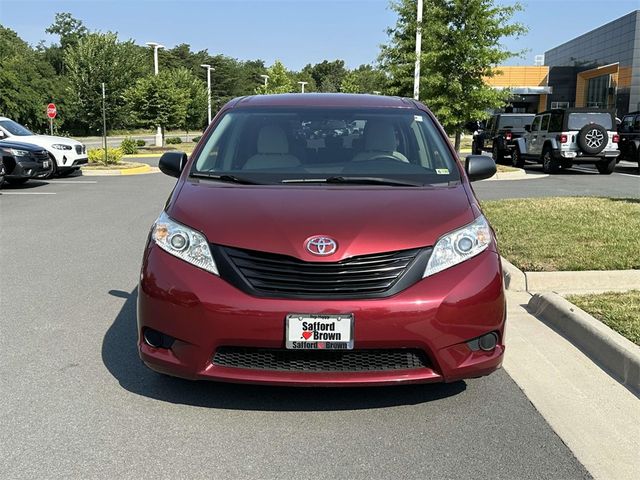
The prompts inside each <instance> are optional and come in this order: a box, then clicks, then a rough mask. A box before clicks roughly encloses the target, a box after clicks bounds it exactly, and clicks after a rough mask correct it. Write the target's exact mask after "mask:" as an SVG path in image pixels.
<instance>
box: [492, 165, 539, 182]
mask: <svg viewBox="0 0 640 480" xmlns="http://www.w3.org/2000/svg"><path fill="white" fill-rule="evenodd" d="M548 176H549V175H546V174H539V175H538V174H536V175H532V174H527V172H526V171H525V170H523V169H521V168H520V169H518V171H517V172H497V173H496V174H495V175H494V176H493V177H489V178H487V179H485V180H482V181H483V182H490V181H494V180H538V179H540V178H545V177H548Z"/></svg>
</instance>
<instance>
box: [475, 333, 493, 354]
mask: <svg viewBox="0 0 640 480" xmlns="http://www.w3.org/2000/svg"><path fill="white" fill-rule="evenodd" d="M497 343H498V335H496V334H495V333H494V332H491V333H488V334H486V335H483V336H481V337H480V338H479V339H478V346H479V347H480V350H483V351H485V352H492V351H493V350H494V349H495V348H496V345H497Z"/></svg>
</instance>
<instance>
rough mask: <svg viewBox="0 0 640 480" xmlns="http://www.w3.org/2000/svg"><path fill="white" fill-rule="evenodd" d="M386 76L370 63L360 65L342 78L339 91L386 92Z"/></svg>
mask: <svg viewBox="0 0 640 480" xmlns="http://www.w3.org/2000/svg"><path fill="white" fill-rule="evenodd" d="M386 88H387V77H386V76H385V74H384V73H383V72H381V71H380V70H377V69H375V68H374V67H372V66H371V65H360V66H359V67H358V68H356V69H355V70H352V71H350V72H349V73H347V75H346V76H345V77H344V79H343V80H342V84H341V85H340V91H341V92H344V93H374V92H380V93H382V94H384V93H386Z"/></svg>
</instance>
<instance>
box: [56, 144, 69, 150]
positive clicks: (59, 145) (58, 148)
mask: <svg viewBox="0 0 640 480" xmlns="http://www.w3.org/2000/svg"><path fill="white" fill-rule="evenodd" d="M51 148H55V149H56V150H71V149H72V148H73V147H72V146H71V145H63V144H62V143H56V144H55V145H51Z"/></svg>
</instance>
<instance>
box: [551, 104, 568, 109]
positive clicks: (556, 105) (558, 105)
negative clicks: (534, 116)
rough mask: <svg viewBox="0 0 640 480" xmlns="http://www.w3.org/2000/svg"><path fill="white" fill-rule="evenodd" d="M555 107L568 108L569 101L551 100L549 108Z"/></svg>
mask: <svg viewBox="0 0 640 480" xmlns="http://www.w3.org/2000/svg"><path fill="white" fill-rule="evenodd" d="M555 108H569V102H551V109H552V110H553V109H555Z"/></svg>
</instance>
